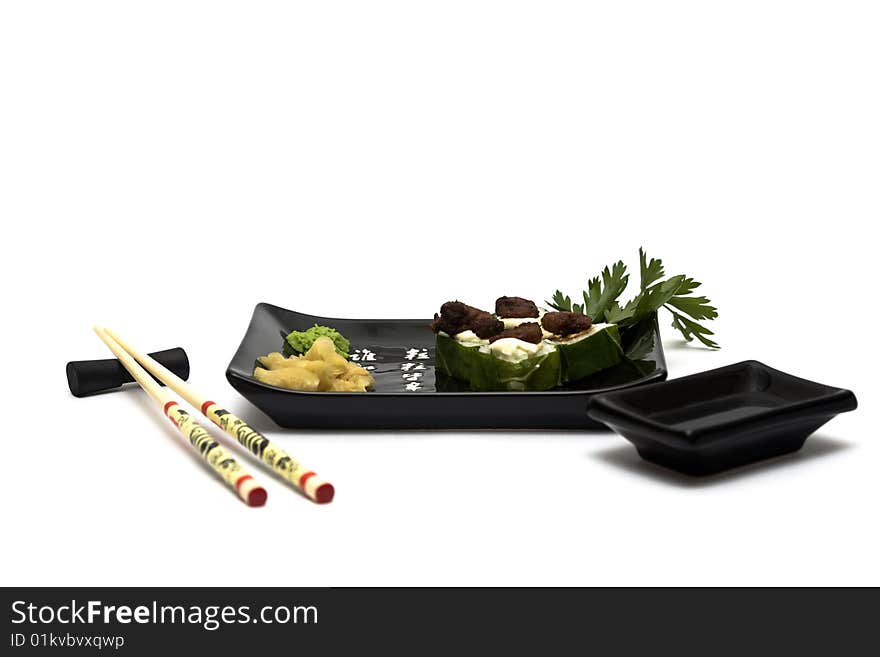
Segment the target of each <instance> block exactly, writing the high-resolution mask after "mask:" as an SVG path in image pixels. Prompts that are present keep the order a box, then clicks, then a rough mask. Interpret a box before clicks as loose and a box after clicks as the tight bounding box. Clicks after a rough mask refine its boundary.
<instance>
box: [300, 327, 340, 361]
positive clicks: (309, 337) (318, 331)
mask: <svg viewBox="0 0 880 657" xmlns="http://www.w3.org/2000/svg"><path fill="white" fill-rule="evenodd" d="M322 335H325V336H327V337H328V338H330V339H331V340H333V345H334V346H335V347H336V351H337V353H338V354H339V355H340V356H342V357H343V358H346V359H347V358H348V349H349V347H350V346H351V343H350V342H349V341H348V339H347V338H346V337H345V336H343V335H342V333H340V332H339V331H337V330H336V329H335V328H330V327H329V326H319V325H318V324H315V325H314V326H313V327H312V328H310V329H308V330H306V331H291V332H290V333H288V334H287V335H286V336H285V338H284V355H285V356H292V355H293V354H304V353H306V352H307V351H308V350H309V348H310V347H311V346H312V344H314V342H315V340H317V339H318V338H319V337H321V336H322Z"/></svg>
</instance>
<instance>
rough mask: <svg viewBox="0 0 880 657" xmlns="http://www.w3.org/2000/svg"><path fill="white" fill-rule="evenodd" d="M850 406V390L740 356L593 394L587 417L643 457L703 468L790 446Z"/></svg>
mask: <svg viewBox="0 0 880 657" xmlns="http://www.w3.org/2000/svg"><path fill="white" fill-rule="evenodd" d="M856 405H857V402H856V398H855V395H854V394H853V393H852V392H850V391H849V390H844V389H843V388H833V387H831V386H826V385H822V384H820V383H813V382H812V381H807V380H805V379H799V378H797V377H795V376H791V375H790V374H786V373H785V372H780V371H779V370H774V369H773V368H771V367H767V366H766V365H764V364H763V363H759V362H758V361H744V362H742V363H736V364H734V365H728V366H727V367H722V368H719V369H715V370H710V371H708V372H700V373H699V374H693V375H691V376H685V377H682V378H680V379H673V380H672V381H666V382H663V383H657V384H654V385H649V386H644V387H641V388H638V389H636V390H621V391H617V392H610V393H606V394H602V395H598V396H595V397H594V398H593V399H592V401H591V405H590V416H592V417H593V418H594V419H596V420H598V421H600V422H604V423H605V424H607V425H608V426H609V427H611V428H612V429H614V431H616V432H617V433H619V434H620V435H622V436H623V437H624V438H626V439H627V440H629V441H630V442H631V443H633V444H634V445H635V446H636V449H637V450H638V452H639V454H640V455H641V456H642V458H644V459H645V460H647V461H652V462H654V463H658V464H660V465H664V466H666V467H669V468H672V469H674V470H678V471H680V472H684V473H687V474H691V475H706V474H712V473H715V472H720V471H722V470H726V469H728V468H733V467H736V466H739V465H744V464H746V463H751V462H754V461H759V460H762V459H766V458H770V457H772V456H779V455H781V454H786V453H789V452H795V451H797V450H799V449H800V448H801V447H802V446H803V444H804V442H805V441H806V439H807V438H808V437H809V436H810V434H812V433H813V432H814V431H815V430H816V429H818V428H819V427H821V426H822V425H823V424H825V423H826V422H827V421H828V420H830V419H831V418H832V417H834V416H835V415H837V414H838V413H843V412H845V411H851V410H853V409H855V408H856Z"/></svg>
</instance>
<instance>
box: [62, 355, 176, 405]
mask: <svg viewBox="0 0 880 657" xmlns="http://www.w3.org/2000/svg"><path fill="white" fill-rule="evenodd" d="M150 356H151V357H152V358H153V359H154V360H156V361H158V362H159V363H161V364H162V365H164V366H165V367H167V368H168V369H169V370H171V371H172V372H174V373H175V374H176V375H177V376H179V377H180V378H181V379H183V380H186V379H187V378H189V358H187V357H186V352H185V351H184V350H183V349H182V348H181V347H174V348H173V349H165V350H164V351H154V352H153V353H151V354H150ZM133 381H134V379H133V378H131V375H130V374H129V373H128V371H127V370H126V369H125V368H124V367H123V366H122V363H120V362H119V361H118V360H116V359H115V358H105V359H102V360H72V361H70V362H69V363H68V364H67V385H68V386H69V387H70V392H71V394H72V395H73V396H74V397H86V396H88V395H93V394H95V393H96V392H104V391H107V390H112V389H113V388H118V387H119V386H121V385H122V384H123V383H132V382H133ZM160 383H161V381H160ZM163 385H164V384H163Z"/></svg>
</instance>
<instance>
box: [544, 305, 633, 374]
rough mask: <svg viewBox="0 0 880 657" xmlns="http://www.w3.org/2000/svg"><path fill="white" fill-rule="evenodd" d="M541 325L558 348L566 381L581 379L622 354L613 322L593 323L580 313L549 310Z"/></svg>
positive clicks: (618, 336)
mask: <svg viewBox="0 0 880 657" xmlns="http://www.w3.org/2000/svg"><path fill="white" fill-rule="evenodd" d="M541 327H542V328H543V330H544V334H545V336H546V340H547V342H548V343H550V344H551V345H553V346H555V347H556V348H557V349H558V351H559V356H560V358H561V361H562V378H563V380H565V381H577V380H578V379H583V378H584V377H586V376H589V375H590V374H595V373H596V372H599V371H601V370H604V369H606V368H608V367H611V366H613V365H617V363H619V362H620V361H621V359H622V358H623V348H622V347H621V344H620V332H619V331H618V330H617V325H616V324H593V322H592V320H591V319H590V318H589V317H587V316H586V315H583V314H580V313H572V312H549V313H545V314H544V315H543V316H542V317H541Z"/></svg>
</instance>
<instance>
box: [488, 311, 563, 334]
mask: <svg viewBox="0 0 880 657" xmlns="http://www.w3.org/2000/svg"><path fill="white" fill-rule="evenodd" d="M546 312H547V311H546V310H540V309H539V310H538V316H537V317H499V318H498V319H500V320H501V321H502V322H503V324H504V328H505V329H512V328H516V327H517V326H519V325H520V324H525V323H526V322H537V323H538V324H539V325H540V324H541V318H542V317H543V316H544V313H546ZM541 330H542V331H544V327H543V326H542V327H541ZM544 332H545V333H547V332H546V331H544ZM547 335H550V334H549V333H547Z"/></svg>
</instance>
